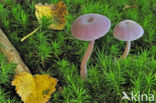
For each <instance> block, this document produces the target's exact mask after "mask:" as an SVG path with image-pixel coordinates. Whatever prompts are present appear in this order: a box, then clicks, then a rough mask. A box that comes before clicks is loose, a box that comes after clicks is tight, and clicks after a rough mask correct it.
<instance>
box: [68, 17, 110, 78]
mask: <svg viewBox="0 0 156 103" xmlns="http://www.w3.org/2000/svg"><path fill="white" fill-rule="evenodd" d="M110 26H111V22H110V20H109V19H108V18H107V17H105V16H103V15H100V14H85V15H82V16H80V17H78V18H77V19H76V20H75V22H74V23H73V24H72V26H71V32H72V35H73V36H74V37H75V38H77V39H79V40H83V41H90V43H89V45H88V48H87V50H86V52H85V55H84V57H83V59H82V61H81V70H80V74H81V78H82V79H83V80H84V79H85V78H86V74H87V66H86V65H87V61H88V59H89V57H90V55H91V53H92V50H93V47H94V41H95V40H96V39H98V38H100V37H102V36H104V35H105V34H106V33H107V32H108V31H109V29H110Z"/></svg>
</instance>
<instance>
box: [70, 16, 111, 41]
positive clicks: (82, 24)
mask: <svg viewBox="0 0 156 103" xmlns="http://www.w3.org/2000/svg"><path fill="white" fill-rule="evenodd" d="M110 26H111V22H110V20H109V19H108V18H107V17H105V16H103V15H100V14H85V15H82V16H80V17H78V18H77V19H76V20H75V22H74V23H73V24H72V26H71V32H72V35H73V36H74V37H75V38H77V39H79V40H84V41H92V40H96V39H98V38H100V37H102V36H104V35H105V34H106V33H107V32H108V31H109V29H110Z"/></svg>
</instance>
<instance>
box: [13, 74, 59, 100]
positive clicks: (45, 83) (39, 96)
mask: <svg viewBox="0 0 156 103" xmlns="http://www.w3.org/2000/svg"><path fill="white" fill-rule="evenodd" d="M56 84H57V80H56V79H55V78H52V77H50V76H49V75H38V74H37V75H35V76H32V75H31V74H29V73H26V72H22V73H19V74H17V75H15V79H14V80H13V81H12V85H13V86H15V87H16V92H17V93H18V94H19V96H20V97H21V99H22V101H23V102H24V103H46V102H47V101H48V99H49V98H50V96H51V94H52V93H53V92H54V91H55V86H56Z"/></svg>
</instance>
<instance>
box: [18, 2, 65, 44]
mask: <svg viewBox="0 0 156 103" xmlns="http://www.w3.org/2000/svg"><path fill="white" fill-rule="evenodd" d="M35 9H36V11H35V15H36V18H37V20H38V22H39V23H40V24H42V20H43V18H45V17H46V19H48V20H49V21H48V23H49V25H48V28H50V29H53V30H62V29H63V28H64V27H65V25H66V19H65V16H66V15H67V14H68V11H67V9H66V6H65V4H64V2H63V1H60V2H58V3H57V4H47V3H46V4H45V5H43V4H41V3H38V4H36V5H35ZM39 28H40V26H39V27H37V28H36V29H35V30H34V31H33V32H31V33H29V34H28V35H26V36H25V37H23V38H22V39H21V41H24V40H25V39H26V38H28V37H29V36H31V35H33V34H34V33H35V32H36V31H37V30H39Z"/></svg>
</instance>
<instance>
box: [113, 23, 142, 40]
mask: <svg viewBox="0 0 156 103" xmlns="http://www.w3.org/2000/svg"><path fill="white" fill-rule="evenodd" d="M143 33H144V30H143V28H142V27H141V26H140V25H139V24H137V23H136V22H134V21H132V20H124V21H121V22H120V23H119V24H118V25H116V26H115V28H114V32H113V35H114V37H116V38H117V39H119V40H121V41H133V40H136V39H139V38H140V37H142V36H143Z"/></svg>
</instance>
